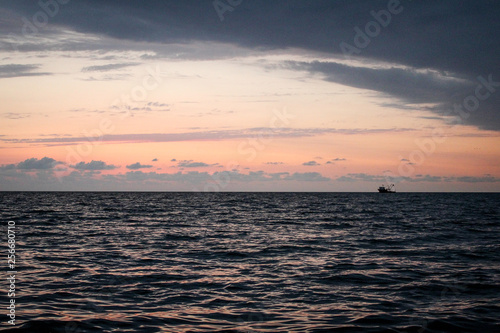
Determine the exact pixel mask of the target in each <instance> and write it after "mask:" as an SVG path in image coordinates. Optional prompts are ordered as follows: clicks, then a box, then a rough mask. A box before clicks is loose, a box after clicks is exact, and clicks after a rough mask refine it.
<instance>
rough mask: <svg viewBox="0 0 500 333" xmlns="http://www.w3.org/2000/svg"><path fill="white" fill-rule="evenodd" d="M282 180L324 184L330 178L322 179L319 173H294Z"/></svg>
mask: <svg viewBox="0 0 500 333" xmlns="http://www.w3.org/2000/svg"><path fill="white" fill-rule="evenodd" d="M284 179H285V180H295V181H306V182H325V181H330V180H331V179H330V178H327V177H323V176H322V175H321V174H320V173H319V172H304V173H300V172H295V173H294V174H292V175H289V176H286V177H285V178H284Z"/></svg>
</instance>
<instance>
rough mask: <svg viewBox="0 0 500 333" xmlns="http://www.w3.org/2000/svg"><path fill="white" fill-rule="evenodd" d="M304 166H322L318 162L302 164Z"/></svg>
mask: <svg viewBox="0 0 500 333" xmlns="http://www.w3.org/2000/svg"><path fill="white" fill-rule="evenodd" d="M302 165H305V166H318V165H321V164H319V163H318V162H316V161H309V162H304V163H302Z"/></svg>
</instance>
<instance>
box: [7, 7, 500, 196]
mask: <svg viewBox="0 0 500 333" xmlns="http://www.w3.org/2000/svg"><path fill="white" fill-rule="evenodd" d="M499 16H500V3H499V2H498V1H452V0H448V1H439V2H436V1H411V0H401V1H397V0H390V1H387V0H385V1H347V0H341V1H334V0H324V1H264V0H262V1H251V0H231V1H229V0H220V1H212V0H209V1H205V0H200V1H194V0H188V1H186V0H183V1H168V0H167V1H123V0H121V1H118V0H114V1H112V0H106V1H97V0H70V1H68V0H57V1H56V0H41V1H40V2H38V1H14V0H12V1H2V2H1V4H0V59H1V61H0V88H1V89H0V101H1V104H0V190H4V191H5V190H48V191H51V190H72V191H87V190H96V191H102V190H109V191H116V190H133V191H136V190H144V191H367V192H373V191H376V189H377V187H378V186H380V185H381V184H383V183H384V184H385V183H388V182H390V183H395V184H396V189H397V190H398V191H401V192H412V191H443V192H445V191H500V145H499V143H500V132H499V131H500V110H499V108H500V68H499V64H500V61H499V59H500V57H499V56H500V43H499V41H500V40H499V37H498V32H499V31H500V21H499V20H498V17H499Z"/></svg>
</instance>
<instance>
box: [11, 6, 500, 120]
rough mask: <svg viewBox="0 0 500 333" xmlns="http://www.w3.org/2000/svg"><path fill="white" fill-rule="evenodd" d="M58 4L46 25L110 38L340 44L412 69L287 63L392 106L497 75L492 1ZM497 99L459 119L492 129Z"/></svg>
mask: <svg viewBox="0 0 500 333" xmlns="http://www.w3.org/2000/svg"><path fill="white" fill-rule="evenodd" d="M2 6H3V7H5V8H7V9H8V10H11V11H13V12H15V13H16V14H18V15H20V16H24V17H26V18H28V20H31V21H32V19H33V16H34V15H36V14H37V13H39V12H40V11H41V10H42V9H41V7H40V5H39V4H38V2H37V1H27V0H25V1H14V0H10V1H4V2H3V3H2ZM58 7H59V8H58V11H57V14H56V15H53V16H51V17H48V21H49V24H50V25H51V26H61V27H65V28H71V29H74V30H76V31H79V32H84V33H94V34H99V35H105V36H111V37H114V38H117V39H120V40H129V41H149V42H159V43H163V44H165V45H168V44H169V43H188V42H190V41H208V42H223V43H231V44H234V45H238V46H242V47H245V48H248V49H249V50H250V49H252V50H280V49H286V48H297V49H303V50H305V51H306V52H315V54H322V55H323V56H325V57H328V56H332V57H334V58H335V57H337V58H339V57H340V58H344V56H345V55H346V52H345V49H346V48H345V45H349V46H351V47H352V48H354V47H355V48H356V52H355V53H354V54H351V55H350V56H352V57H351V58H355V59H356V58H357V59H359V60H366V59H369V60H370V61H382V62H384V63H388V64H394V65H397V66H395V67H398V66H402V67H407V68H411V69H412V70H408V71H407V70H404V69H400V68H390V69H375V68H369V69H366V68H365V69H360V68H354V67H349V66H345V65H340V64H335V63H328V62H317V63H312V64H296V67H295V69H303V70H308V71H310V72H313V73H322V74H324V75H325V78H326V79H327V80H329V81H333V82H339V83H342V84H347V85H351V86H355V87H360V88H364V89H372V90H375V91H378V92H381V93H384V94H387V95H389V96H393V97H396V98H398V99H400V100H401V101H402V103H401V104H400V105H399V107H400V108H402V109H409V112H411V107H409V106H408V105H407V104H408V103H436V104H437V105H438V106H437V107H436V109H430V111H433V112H436V113H443V112H448V111H449V110H450V108H452V107H453V106H454V104H455V103H461V102H463V100H464V99H465V98H467V97H468V96H469V95H471V94H474V92H475V86H476V85H477V78H478V76H480V75H482V76H483V77H485V78H487V77H488V75H492V78H493V80H494V81H500V68H499V67H498V56H499V55H500V43H498V31H500V20H498V17H500V2H498V1H496V0H481V1H473V0H443V1H433V0H421V1H410V0H400V1H399V0H359V1H351V0H336V1H332V0H317V1H298V0H276V1H267V0H253V1H243V2H241V4H239V5H238V6H235V7H234V8H232V10H231V11H227V12H225V13H223V16H224V20H223V21H221V20H220V15H219V14H220V13H219V14H218V13H217V11H216V10H215V9H214V6H213V1H212V0H203V1H198V0H183V1H175V0H162V1H160V0H157V1H146V2H140V1H132V0H107V1H102V0H80V1H70V2H69V3H67V4H65V5H59V6H58ZM54 10H55V9H53V11H54ZM387 14H389V17H388V16H387ZM384 15H386V16H384ZM376 17H377V18H378V19H377V18H376ZM9 22H10V21H8V22H7V23H6V25H7V26H2V32H7V33H14V34H18V35H19V34H20V28H19V24H17V25H12V26H11V29H10V30H9V29H8V28H9ZM370 27H371V28H372V31H371V32H370V31H369V29H370ZM374 27H375V28H374ZM377 27H378V28H377ZM367 29H368V30H367ZM373 29H375V30H373ZM341 45H344V51H343V49H342V48H341ZM80 47H81V45H80ZM352 48H351V49H352ZM227 52H230V51H227ZM249 52H251V51H249ZM316 52H322V53H316ZM222 54H223V53H222ZM151 56H153V55H151ZM205 56H206V57H207V58H209V57H211V55H208V54H207V55H205ZM181 57H182V55H181ZM421 70H423V72H422V71H421ZM425 70H431V71H428V72H425ZM436 73H440V74H441V76H439V75H437V74H436ZM443 77H450V78H455V79H457V80H455V81H454V80H443ZM499 103H500V93H498V92H496V94H494V93H492V94H491V97H489V98H488V99H487V100H484V101H481V105H480V107H479V109H478V110H477V111H476V112H475V113H472V114H471V115H470V117H466V118H465V117H462V118H463V120H464V121H465V123H467V124H472V125H476V126H478V127H480V128H484V129H493V130H500V116H499V112H498V110H497V108H496V106H497V105H499Z"/></svg>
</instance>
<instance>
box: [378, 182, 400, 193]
mask: <svg viewBox="0 0 500 333" xmlns="http://www.w3.org/2000/svg"><path fill="white" fill-rule="evenodd" d="M378 191H379V193H396V190H395V189H394V184H391V185H387V186H385V185H382V186H380V187H379V188H378Z"/></svg>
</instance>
